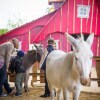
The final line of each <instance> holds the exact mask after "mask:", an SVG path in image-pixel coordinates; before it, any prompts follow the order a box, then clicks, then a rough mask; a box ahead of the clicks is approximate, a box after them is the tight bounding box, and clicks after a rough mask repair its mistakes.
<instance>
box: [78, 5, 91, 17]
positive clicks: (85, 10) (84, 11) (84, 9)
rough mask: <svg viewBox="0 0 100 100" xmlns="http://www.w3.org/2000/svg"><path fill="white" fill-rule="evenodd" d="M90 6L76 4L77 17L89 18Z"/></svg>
mask: <svg viewBox="0 0 100 100" xmlns="http://www.w3.org/2000/svg"><path fill="white" fill-rule="evenodd" d="M89 13H90V6H88V5H77V17H79V18H89Z"/></svg>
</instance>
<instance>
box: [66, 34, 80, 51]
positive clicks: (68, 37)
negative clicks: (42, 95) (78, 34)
mask: <svg viewBox="0 0 100 100" xmlns="http://www.w3.org/2000/svg"><path fill="white" fill-rule="evenodd" d="M65 34H66V36H67V39H68V41H69V42H70V43H71V45H72V46H73V47H74V48H75V49H78V44H77V41H76V39H75V38H74V37H72V36H71V35H69V34H68V33H65Z"/></svg>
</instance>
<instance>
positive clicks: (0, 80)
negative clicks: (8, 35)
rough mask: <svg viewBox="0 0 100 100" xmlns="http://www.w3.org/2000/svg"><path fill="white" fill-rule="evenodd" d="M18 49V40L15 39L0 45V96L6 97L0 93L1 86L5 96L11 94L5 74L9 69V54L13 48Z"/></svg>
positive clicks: (0, 91)
mask: <svg viewBox="0 0 100 100" xmlns="http://www.w3.org/2000/svg"><path fill="white" fill-rule="evenodd" d="M18 47H19V40H17V39H16V38H13V39H11V40H10V41H8V42H5V43H3V44H1V45H0V96H6V94H4V93H3V92H2V87H3V86H4V87H5V90H6V91H7V94H11V93H12V92H13V90H12V88H11V87H10V86H9V84H8V81H7V77H6V72H7V71H8V68H9V64H10V57H11V54H12V52H13V50H14V48H16V49H18Z"/></svg>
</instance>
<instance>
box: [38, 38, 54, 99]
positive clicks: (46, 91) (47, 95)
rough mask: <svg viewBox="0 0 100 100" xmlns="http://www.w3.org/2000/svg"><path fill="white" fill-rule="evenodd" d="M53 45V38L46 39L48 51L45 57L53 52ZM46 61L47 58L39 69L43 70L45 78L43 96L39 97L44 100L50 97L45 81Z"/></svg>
mask: <svg viewBox="0 0 100 100" xmlns="http://www.w3.org/2000/svg"><path fill="white" fill-rule="evenodd" d="M54 43H55V42H54V39H53V38H50V39H48V45H47V48H46V49H47V51H48V54H47V56H48V55H49V53H50V52H52V51H53V50H55V49H54V47H53V45H54ZM46 59H47V57H46V58H45V60H44V62H43V64H42V67H41V70H44V72H45V75H44V77H45V93H44V94H43V95H41V96H40V97H44V98H45V97H49V96H50V90H49V88H48V82H47V79H46Z"/></svg>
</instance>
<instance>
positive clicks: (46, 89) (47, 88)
mask: <svg viewBox="0 0 100 100" xmlns="http://www.w3.org/2000/svg"><path fill="white" fill-rule="evenodd" d="M45 94H50V90H49V87H48V82H47V79H46V73H45Z"/></svg>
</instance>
